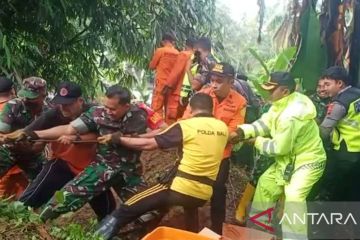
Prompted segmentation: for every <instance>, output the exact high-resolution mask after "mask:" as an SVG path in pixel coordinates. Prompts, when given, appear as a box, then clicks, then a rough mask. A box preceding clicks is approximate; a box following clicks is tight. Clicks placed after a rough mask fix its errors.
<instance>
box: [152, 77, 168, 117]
mask: <svg viewBox="0 0 360 240" xmlns="http://www.w3.org/2000/svg"><path fill="white" fill-rule="evenodd" d="M163 88H164V86H163V85H162V84H156V85H155V86H154V90H153V96H152V99H151V108H152V109H153V110H154V112H157V113H158V114H160V116H161V117H164V105H165V104H164V101H165V96H164V95H163V94H162V93H161V91H162V90H163Z"/></svg>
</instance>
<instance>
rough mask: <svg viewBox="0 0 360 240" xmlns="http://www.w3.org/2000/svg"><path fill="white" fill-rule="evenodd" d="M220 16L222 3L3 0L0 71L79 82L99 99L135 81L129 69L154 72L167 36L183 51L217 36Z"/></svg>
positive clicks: (188, 0) (158, 0) (50, 79)
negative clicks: (191, 40)
mask: <svg viewBox="0 0 360 240" xmlns="http://www.w3.org/2000/svg"><path fill="white" fill-rule="evenodd" d="M214 9H215V4H214V0H210V1H204V0H201V1H192V0H186V1H182V0H164V1H160V0H153V1H145V0H122V1H115V0H101V1H96V0H77V1H72V0H61V1H57V0H39V1H35V0H25V1H19V0H3V1H1V11H0V70H1V71H2V72H4V73H6V74H7V75H11V74H12V75H13V76H14V77H15V78H17V79H18V80H20V79H21V78H23V77H25V76H29V75H38V76H42V77H44V78H45V79H47V80H48V81H49V84H50V86H54V85H55V84H56V83H58V82H60V81H63V80H73V81H76V82H79V83H80V84H81V85H82V86H83V87H84V90H87V93H88V95H89V96H92V95H93V94H94V92H95V89H96V88H97V87H99V86H100V81H101V80H103V79H108V80H112V81H117V82H122V83H124V84H128V83H129V82H131V81H132V80H133V78H132V77H131V76H130V75H129V74H127V73H126V71H124V69H123V68H122V67H121V64H122V63H123V62H129V63H131V64H134V65H136V66H138V67H140V68H146V65H147V63H148V61H149V57H150V55H151V54H152V52H153V50H154V48H155V47H156V45H157V44H158V43H159V41H160V38H161V36H162V34H163V33H164V32H166V31H170V30H172V31H174V32H175V33H176V36H177V38H178V42H179V43H180V44H181V43H182V42H183V41H184V40H185V38H186V37H187V36H190V35H195V34H196V35H208V36H212V35H213V33H212V31H211V30H212V21H211V19H212V16H213V14H214Z"/></svg>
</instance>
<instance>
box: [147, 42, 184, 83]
mask: <svg viewBox="0 0 360 240" xmlns="http://www.w3.org/2000/svg"><path fill="white" fill-rule="evenodd" d="M178 54H179V51H178V50H176V49H175V48H174V47H173V46H165V47H161V48H158V49H156V51H155V53H154V56H153V58H152V60H151V62H150V68H151V69H156V80H157V81H160V82H161V83H162V84H164V83H165V81H166V78H167V77H168V76H169V74H170V72H171V69H172V68H173V66H174V64H175V61H176V57H177V55H178Z"/></svg>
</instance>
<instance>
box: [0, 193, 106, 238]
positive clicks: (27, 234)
mask: <svg viewBox="0 0 360 240" xmlns="http://www.w3.org/2000/svg"><path fill="white" fill-rule="evenodd" d="M95 224H96V221H95V220H93V221H91V222H90V223H89V224H88V225H87V226H86V227H85V228H84V227H83V226H81V225H79V224H74V223H71V224H69V225H66V226H65V227H59V226H54V225H52V223H50V224H49V225H46V226H45V225H44V224H43V223H42V222H41V220H40V218H39V216H38V215H37V214H35V213H33V212H32V211H31V210H30V209H29V208H27V207H25V206H24V205H23V204H22V203H21V202H9V201H8V200H7V199H0V239H2V238H1V236H6V237H7V238H6V239H10V238H13V239H31V240H35V239H50V238H52V239H54V240H57V239H58V240H100V239H101V238H100V237H98V236H96V235H95V234H94V230H95V229H96V228H95ZM48 229H50V231H49V230H48Z"/></svg>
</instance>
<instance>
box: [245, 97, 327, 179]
mask: <svg viewBox="0 0 360 240" xmlns="http://www.w3.org/2000/svg"><path fill="white" fill-rule="evenodd" d="M315 118H316V109H315V106H314V104H313V103H312V102H311V100H310V99H309V98H308V97H307V96H305V95H303V94H301V93H297V92H294V93H292V94H290V95H289V96H287V97H284V98H282V99H280V100H278V101H276V102H273V104H272V106H271V108H270V109H269V111H268V112H267V113H265V114H263V115H262V116H261V118H260V119H259V120H257V121H255V122H253V123H252V124H244V125H241V126H239V127H240V128H241V129H243V130H244V133H245V138H246V139H248V138H254V137H256V141H255V148H256V149H258V150H259V152H260V154H264V155H267V156H272V157H274V158H275V164H276V174H277V175H278V178H277V182H279V183H284V180H283V173H284V170H285V168H286V166H287V165H288V164H289V163H291V162H293V161H294V162H295V171H296V170H297V169H299V168H300V167H302V166H304V165H308V166H311V167H313V166H314V165H319V166H324V162H325V160H326V155H325V150H324V148H323V144H322V141H321V138H320V134H319V129H318V126H317V124H316V122H315Z"/></svg>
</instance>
